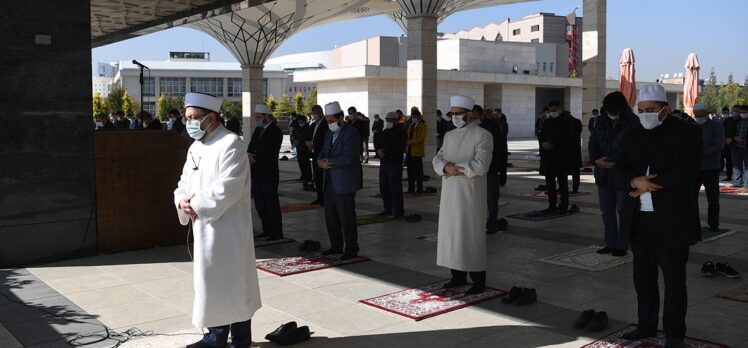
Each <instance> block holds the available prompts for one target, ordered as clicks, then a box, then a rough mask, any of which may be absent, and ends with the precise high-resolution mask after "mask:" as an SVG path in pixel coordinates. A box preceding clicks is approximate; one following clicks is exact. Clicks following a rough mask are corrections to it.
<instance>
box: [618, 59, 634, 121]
mask: <svg viewBox="0 0 748 348" xmlns="http://www.w3.org/2000/svg"><path fill="white" fill-rule="evenodd" d="M618 64H620V66H621V78H620V81H619V88H618V89H619V90H620V91H621V93H623V95H624V96H626V100H627V101H628V103H629V107H631V108H632V109H633V108H634V106H636V76H635V75H636V73H635V71H634V51H633V50H632V49H630V48H625V49H624V50H623V54H621V59H620V60H618Z"/></svg>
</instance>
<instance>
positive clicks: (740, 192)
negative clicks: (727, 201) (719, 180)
mask: <svg viewBox="0 0 748 348" xmlns="http://www.w3.org/2000/svg"><path fill="white" fill-rule="evenodd" d="M700 191H701V192H704V186H701V189H700ZM719 192H720V193H727V194H731V195H737V196H748V190H746V189H744V188H742V187H732V186H731V185H726V186H723V185H720V186H719Z"/></svg>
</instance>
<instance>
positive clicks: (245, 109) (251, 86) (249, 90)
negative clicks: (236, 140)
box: [242, 65, 265, 144]
mask: <svg viewBox="0 0 748 348" xmlns="http://www.w3.org/2000/svg"><path fill="white" fill-rule="evenodd" d="M262 68H263V66H262V65H242V116H243V122H242V125H243V129H242V131H243V132H244V142H245V143H247V144H249V140H250V138H251V137H252V131H254V129H255V119H254V117H253V116H254V111H255V105H257V104H260V103H264V102H265V97H264V96H263V95H262V81H263V77H262Z"/></svg>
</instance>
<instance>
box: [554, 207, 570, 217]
mask: <svg viewBox="0 0 748 348" xmlns="http://www.w3.org/2000/svg"><path fill="white" fill-rule="evenodd" d="M568 212H569V208H568V207H564V206H559V207H558V208H556V211H555V213H556V214H558V215H566V214H567V213H568Z"/></svg>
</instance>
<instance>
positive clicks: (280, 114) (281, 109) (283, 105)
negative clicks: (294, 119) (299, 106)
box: [273, 93, 293, 118]
mask: <svg viewBox="0 0 748 348" xmlns="http://www.w3.org/2000/svg"><path fill="white" fill-rule="evenodd" d="M292 113H293V108H292V107H291V98H289V97H288V94H285V93H283V95H282V96H281V98H280V100H279V101H278V105H277V106H276V107H275V110H273V116H275V117H276V118H286V117H288V116H290V115H291V114H292Z"/></svg>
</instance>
